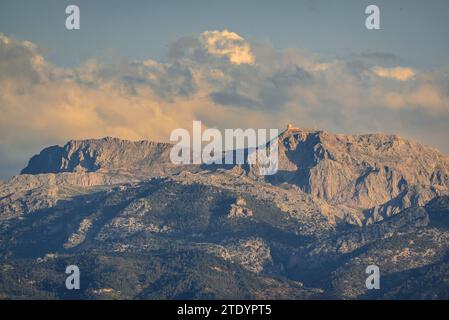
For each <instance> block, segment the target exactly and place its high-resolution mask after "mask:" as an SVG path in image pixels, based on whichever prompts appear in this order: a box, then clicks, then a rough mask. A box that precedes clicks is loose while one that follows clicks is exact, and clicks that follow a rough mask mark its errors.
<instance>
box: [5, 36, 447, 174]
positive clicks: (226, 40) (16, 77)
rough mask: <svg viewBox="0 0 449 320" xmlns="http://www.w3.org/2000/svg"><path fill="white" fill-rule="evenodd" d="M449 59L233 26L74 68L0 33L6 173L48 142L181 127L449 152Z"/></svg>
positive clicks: (163, 135)
mask: <svg viewBox="0 0 449 320" xmlns="http://www.w3.org/2000/svg"><path fill="white" fill-rule="evenodd" d="M448 71H449V66H441V67H440V68H439V69H438V70H416V69H413V68H410V67H408V66H407V65H403V64H402V63H401V59H400V58H399V57H395V56H393V55H391V54H388V53H376V52H368V53H367V52H364V53H359V54H353V55H351V56H348V57H331V58H329V57H325V56H322V55H320V54H318V53H311V52H308V51H307V50H305V49H300V48H287V49H284V50H275V49H274V48H273V47H272V46H271V45H270V44H268V43H265V42H261V41H257V39H246V38H245V37H244V36H242V35H239V34H237V33H235V32H232V31H229V30H211V31H205V32H203V33H201V34H198V35H191V36H186V37H183V38H181V39H178V40H177V41H175V42H174V43H173V44H172V45H171V47H170V48H169V50H168V52H167V54H166V57H165V58H164V59H161V60H160V61H156V60H153V59H151V58H150V57H149V58H148V59H147V60H139V61H124V60H120V59H108V60H107V61H106V60H101V59H94V60H89V61H85V62H84V63H83V64H82V65H79V66H77V67H75V68H61V67H57V66H55V65H53V64H51V63H50V62H49V61H47V60H46V58H45V54H44V51H43V49H42V48H40V47H39V45H38V44H35V43H31V42H28V41H19V40H16V39H14V38H13V37H10V36H8V35H4V34H0V111H1V114H2V116H1V117H0V154H1V155H2V156H1V158H0V177H3V178H4V177H7V176H10V175H13V174H16V173H18V170H19V168H21V167H23V166H24V164H25V163H26V161H27V159H28V158H29V156H30V155H32V154H34V153H36V152H37V151H38V150H39V149H41V148H42V147H43V146H46V145H49V144H57V143H62V142H64V141H66V140H69V139H84V138H98V137H104V136H115V137H120V138H124V139H131V140H140V139H150V140H158V141H167V140H168V138H169V136H170V132H171V131H172V130H173V129H175V128H180V127H182V128H187V129H189V128H191V125H192V120H195V119H196V120H201V121H202V122H203V124H204V125H205V126H207V127H218V128H236V127H242V128H246V127H254V128H273V127H278V128H283V127H284V126H285V124H286V123H288V122H292V123H295V124H296V125H298V126H301V127H315V128H320V129H325V130H329V131H334V132H345V133H359V132H390V133H397V134H400V135H403V136H405V137H408V138H414V139H417V140H420V141H421V142H424V143H428V144H431V145H433V146H435V147H437V148H439V149H440V150H442V151H443V152H445V153H446V154H447V153H449V141H448V140H447V135H448V133H449V132H448V131H449V130H448V128H447V123H448V120H449V89H448V88H449V72H448Z"/></svg>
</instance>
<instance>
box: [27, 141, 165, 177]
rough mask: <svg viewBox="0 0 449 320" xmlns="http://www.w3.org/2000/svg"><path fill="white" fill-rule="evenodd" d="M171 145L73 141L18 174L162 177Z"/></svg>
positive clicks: (47, 152) (40, 156)
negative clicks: (104, 173)
mask: <svg viewBox="0 0 449 320" xmlns="http://www.w3.org/2000/svg"><path fill="white" fill-rule="evenodd" d="M171 147H172V145H171V144H168V143H157V142H151V141H136V142H133V141H127V140H121V139H117V138H110V137H106V138H103V139H90V140H79V141H77V140H72V141H69V142H68V143H67V144H66V145H64V146H63V147H60V146H52V147H49V148H46V149H44V150H42V151H41V153H40V154H38V155H35V156H33V157H32V158H31V159H30V161H29V163H28V166H27V167H26V168H24V169H23V170H22V172H21V174H39V173H62V172H119V173H121V174H123V173H133V174H142V175H145V176H160V175H163V174H164V173H165V172H166V170H168V169H169V167H173V166H172V165H171V163H170V150H171Z"/></svg>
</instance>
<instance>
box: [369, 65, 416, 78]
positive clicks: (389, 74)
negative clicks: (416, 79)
mask: <svg viewBox="0 0 449 320" xmlns="http://www.w3.org/2000/svg"><path fill="white" fill-rule="evenodd" d="M373 72H374V73H375V74H376V75H378V76H379V77H382V78H392V79H396V80H399V81H406V80H409V79H410V78H412V77H413V76H414V75H415V72H414V71H413V70H412V69H410V68H403V67H396V68H382V67H374V68H373Z"/></svg>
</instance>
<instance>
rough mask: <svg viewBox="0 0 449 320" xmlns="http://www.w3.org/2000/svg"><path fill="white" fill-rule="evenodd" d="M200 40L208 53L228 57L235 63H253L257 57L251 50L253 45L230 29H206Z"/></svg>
mask: <svg viewBox="0 0 449 320" xmlns="http://www.w3.org/2000/svg"><path fill="white" fill-rule="evenodd" d="M200 41H201V43H202V44H203V46H204V48H205V49H206V50H207V52H208V53H210V54H212V55H215V56H219V57H227V58H228V59H229V61H230V62H231V63H234V64H242V63H246V64H253V63H254V60H255V57H254V55H253V54H252V52H251V46H250V44H249V43H248V42H246V41H245V39H244V38H243V37H241V36H239V35H238V34H237V33H234V32H230V31H228V30H226V29H225V30H223V31H205V32H203V33H202V34H201V36H200Z"/></svg>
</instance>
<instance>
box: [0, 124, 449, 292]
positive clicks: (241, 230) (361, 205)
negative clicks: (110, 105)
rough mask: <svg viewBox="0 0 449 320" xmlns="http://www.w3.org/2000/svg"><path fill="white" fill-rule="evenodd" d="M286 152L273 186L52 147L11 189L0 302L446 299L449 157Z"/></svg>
mask: <svg viewBox="0 0 449 320" xmlns="http://www.w3.org/2000/svg"><path fill="white" fill-rule="evenodd" d="M278 142H279V162H278V167H279V168H278V169H279V170H278V172H277V173H276V174H274V175H271V176H260V175H259V174H258V170H257V167H256V166H253V165H228V166H214V165H174V164H172V163H171V161H170V150H171V147H172V145H171V144H168V143H156V142H149V141H138V142H133V141H126V140H121V139H117V138H110V137H107V138H103V139H90V140H81V141H74V140H72V141H69V142H67V143H66V144H65V145H64V146H62V147H61V146H51V147H48V148H45V149H43V150H42V151H41V152H40V153H39V154H38V155H35V156H33V157H32V158H31V159H30V161H29V163H28V165H27V166H26V167H25V168H24V169H23V170H22V171H21V173H20V174H19V175H16V176H14V177H13V178H11V179H10V180H9V181H6V182H2V183H1V184H0V270H1V271H2V272H1V273H0V298H10V299H20V298H27V299H30V298H31V299H72V298H75V299H448V298H449V277H448V276H447V275H448V274H449V272H448V271H449V259H448V255H447V253H448V249H449V157H447V156H445V155H443V154H442V153H440V152H439V151H438V150H436V149H434V148H432V147H429V146H425V145H422V144H420V143H417V142H414V141H409V140H406V139H403V138H401V137H398V136H396V135H386V134H365V135H342V134H333V133H328V132H325V131H318V130H305V129H299V128H289V129H288V130H286V131H284V132H283V133H281V134H280V135H279V137H278ZM72 264H75V265H77V266H79V269H80V271H81V289H80V290H67V289H66V287H65V278H66V277H67V275H66V274H65V272H64V271H65V268H66V266H68V265H72ZM373 264H374V265H377V266H378V267H379V269H380V275H381V278H380V283H381V287H380V289H378V290H368V289H367V288H366V285H365V280H366V278H367V276H368V275H367V274H366V272H365V270H366V267H367V266H369V265H373Z"/></svg>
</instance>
